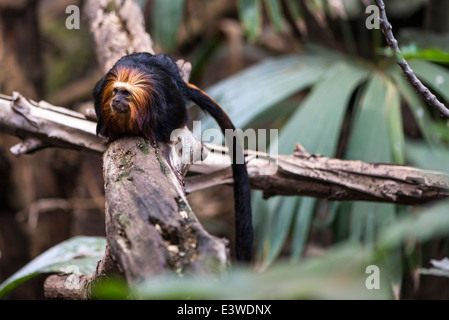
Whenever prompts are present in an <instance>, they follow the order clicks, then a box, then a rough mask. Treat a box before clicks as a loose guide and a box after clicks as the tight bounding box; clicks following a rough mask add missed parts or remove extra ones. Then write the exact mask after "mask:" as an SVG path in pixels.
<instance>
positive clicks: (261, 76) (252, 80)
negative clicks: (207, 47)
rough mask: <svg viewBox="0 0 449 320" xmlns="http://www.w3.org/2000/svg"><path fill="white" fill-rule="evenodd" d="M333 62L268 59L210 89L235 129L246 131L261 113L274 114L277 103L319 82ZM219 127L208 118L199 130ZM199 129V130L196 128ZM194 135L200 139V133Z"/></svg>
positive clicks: (303, 58) (307, 59)
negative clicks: (271, 112)
mask: <svg viewBox="0 0 449 320" xmlns="http://www.w3.org/2000/svg"><path fill="white" fill-rule="evenodd" d="M331 62H332V61H331V60H328V59H321V58H315V57H309V56H304V57H301V56H286V57H282V58H277V59H270V60H267V61H264V62H261V63H259V64H257V65H256V66H253V67H250V68H248V69H246V70H244V71H242V72H240V73H238V74H236V75H235V76H232V77H230V78H227V79H225V80H223V81H220V82H219V83H217V84H215V85H213V86H212V87H209V88H208V89H207V90H206V92H207V93H208V94H209V95H210V96H211V97H213V98H214V99H215V100H216V101H217V102H219V103H220V105H221V106H222V108H223V109H224V110H225V111H226V113H227V114H228V115H229V117H230V118H231V120H232V122H233V123H234V125H235V126H236V127H237V128H245V127H247V126H248V125H249V123H251V122H252V121H255V120H256V119H257V118H258V117H259V116H260V115H261V114H263V113H266V112H268V111H270V110H273V111H276V104H277V103H278V102H280V101H283V100H285V99H286V98H288V97H290V96H291V95H293V94H294V93H297V92H299V91H301V90H303V89H305V88H307V87H309V86H311V85H312V84H313V83H315V82H316V81H318V79H320V77H321V76H322V75H323V74H324V72H325V71H326V69H327V68H328V66H329V65H330V63H331ZM209 128H218V126H217V124H216V122H215V120H214V119H212V118H211V117H209V116H207V117H205V118H204V119H202V121H201V130H205V129H209ZM198 129H199V128H198ZM194 133H195V135H197V136H201V135H200V132H199V130H194Z"/></svg>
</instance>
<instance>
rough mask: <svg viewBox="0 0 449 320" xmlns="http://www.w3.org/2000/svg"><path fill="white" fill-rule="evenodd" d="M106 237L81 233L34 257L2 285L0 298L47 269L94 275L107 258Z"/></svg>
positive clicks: (48, 271) (56, 271)
mask: <svg viewBox="0 0 449 320" xmlns="http://www.w3.org/2000/svg"><path fill="white" fill-rule="evenodd" d="M105 248H106V239H105V238H103V237H85V236H78V237H74V238H71V239H69V240H66V241H64V242H61V243H60V244H58V245H56V246H54V247H52V248H50V249H48V250H47V251H45V252H43V253H42V254H41V255H39V256H38V257H36V258H35V259H33V260H32V261H30V262H29V263H28V264H26V265H25V266H24V267H23V268H21V269H20V270H19V271H17V272H16V273H14V274H13V275H12V276H11V277H9V278H8V279H6V280H5V281H4V282H3V283H2V284H1V285H0V298H1V297H3V296H4V295H5V294H7V293H8V292H10V291H11V290H13V289H14V288H16V287H18V286H19V285H20V284H22V283H24V282H25V281H27V280H29V279H31V278H33V277H35V276H37V275H39V274H43V273H72V272H76V273H79V274H84V275H91V274H93V273H94V272H95V268H96V266H97V262H98V260H100V259H101V258H103V255H104V250H105Z"/></svg>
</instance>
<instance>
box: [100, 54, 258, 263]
mask: <svg viewBox="0 0 449 320" xmlns="http://www.w3.org/2000/svg"><path fill="white" fill-rule="evenodd" d="M93 98H94V106H95V113H96V115H97V119H98V120H97V135H102V136H104V137H107V138H109V141H113V140H116V139H118V138H120V137H122V136H126V135H130V136H140V137H143V138H145V139H147V140H149V141H160V142H164V143H168V142H170V135H171V133H172V131H173V130H175V129H178V128H181V127H183V126H184V125H185V124H186V121H187V120H188V115H187V103H189V102H190V101H193V102H194V103H196V104H197V105H198V106H199V107H200V108H201V109H202V110H203V111H205V112H206V113H208V114H210V115H211V116H212V117H213V118H214V119H215V120H216V122H217V123H218V125H219V126H220V128H221V130H222V132H223V134H225V131H226V130H229V129H230V130H235V126H234V124H233V123H232V122H231V120H230V118H229V116H228V115H227V114H226V112H225V111H224V110H223V109H222V108H221V106H220V105H219V104H218V103H217V102H216V101H215V100H213V99H212V98H211V97H210V96H209V95H207V94H206V93H205V92H204V91H202V90H201V89H199V88H198V87H196V86H195V85H193V84H191V83H188V82H185V81H184V80H183V79H182V77H181V75H180V73H179V69H178V66H177V64H176V62H175V61H174V59H173V58H172V57H171V56H170V55H167V54H156V55H153V54H151V53H147V52H137V53H132V54H129V55H126V56H123V57H122V58H120V59H119V60H118V61H117V62H116V63H115V64H114V66H113V67H112V68H111V69H110V70H109V71H108V72H107V73H106V74H105V75H104V76H103V77H102V78H101V79H100V80H99V81H98V82H97V83H96V85H95V87H94V89H93ZM225 136H226V135H225ZM229 144H231V146H232V148H230V155H231V160H232V172H233V178H234V201H235V253H236V257H237V260H239V261H242V262H245V261H246V262H248V261H251V257H252V246H253V226H252V212H251V190H250V182H249V177H248V171H247V168H246V164H245V162H244V158H243V147H242V146H241V144H240V142H239V141H238V139H237V138H236V135H235V134H234V135H232V141H228V145H229ZM239 156H240V158H238V157H239ZM237 159H243V163H237V162H238V161H237ZM240 162H241V161H240Z"/></svg>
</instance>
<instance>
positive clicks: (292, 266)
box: [0, 201, 449, 300]
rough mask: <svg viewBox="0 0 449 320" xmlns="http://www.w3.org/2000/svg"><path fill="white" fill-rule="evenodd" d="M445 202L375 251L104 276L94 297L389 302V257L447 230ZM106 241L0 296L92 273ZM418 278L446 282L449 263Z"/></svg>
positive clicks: (54, 262)
mask: <svg viewBox="0 0 449 320" xmlns="http://www.w3.org/2000/svg"><path fill="white" fill-rule="evenodd" d="M448 210H449V202H447V201H445V202H442V203H440V204H438V205H435V206H433V207H431V208H429V209H427V210H425V211H423V212H421V213H419V214H415V215H407V216H403V217H401V218H399V219H398V220H397V221H396V222H395V223H394V224H390V225H388V226H385V228H384V229H383V230H382V231H380V232H379V233H378V234H377V235H376V237H377V238H378V245H377V246H376V247H369V246H362V245H361V244H360V243H358V242H355V241H350V240H349V241H345V242H342V243H340V244H338V245H335V246H333V247H332V248H331V249H329V250H327V251H326V252H325V253H324V254H322V255H320V256H317V257H313V258H309V259H307V260H305V261H303V262H301V263H291V262H287V261H278V262H277V263H275V264H273V265H272V266H271V267H270V268H268V269H267V270H265V271H263V272H259V273H257V272H254V271H252V270H249V269H248V268H247V267H243V266H238V265H236V266H233V267H232V268H231V269H229V271H228V272H227V273H226V274H224V275H210V276H193V275H191V276H187V275H186V276H184V277H182V278H180V277H179V276H178V275H174V274H173V275H165V276H161V277H152V278H150V279H146V280H145V281H142V282H139V283H137V284H133V285H131V286H128V285H126V284H125V282H124V281H123V280H122V279H120V278H110V279H108V280H106V281H102V282H100V283H98V284H96V285H95V286H94V289H93V295H94V296H95V297H96V298H97V299H189V300H192V299H232V300H235V299H392V298H394V294H393V290H392V279H393V275H394V273H395V271H394V270H395V269H396V268H397V266H396V265H395V264H394V263H397V261H395V262H394V263H392V262H391V260H390V259H389V258H390V257H391V253H392V252H395V251H397V248H400V247H401V246H407V247H408V248H409V249H410V248H411V247H413V246H416V245H418V244H419V243H422V242H426V241H429V240H431V239H434V238H435V237H439V236H444V235H446V234H447V233H448V232H449V220H448V219H447V212H448ZM105 245H106V243H105V239H103V238H97V237H92V238H89V237H76V238H73V239H70V240H68V241H65V242H63V243H61V244H60V245H58V246H56V247H54V248H51V249H49V250H48V251H47V252H45V253H43V254H42V255H40V256H39V257H37V258H36V259H35V260H33V261H31V262H30V263H29V264H28V265H27V266H25V267H24V268H23V269H22V270H20V271H19V272H18V273H16V274H15V275H13V276H12V277H11V278H10V279H8V280H7V281H5V283H3V284H2V285H1V286H0V295H3V294H6V293H7V292H8V291H10V290H12V289H13V288H15V287H17V286H18V285H19V284H21V283H23V282H24V281H26V280H28V279H30V278H31V277H33V276H35V275H37V274H40V273H53V272H57V273H58V272H59V273H60V272H62V273H67V268H68V267H71V268H72V269H71V271H73V267H74V266H76V267H77V268H78V269H77V270H76V271H77V273H78V274H92V273H93V271H94V270H95V266H96V262H97V260H98V259H99V258H101V256H102V254H103V252H104V248H105ZM432 263H433V265H434V266H435V267H436V268H434V269H430V270H422V272H423V273H426V274H432V275H441V276H447V269H448V267H447V260H443V261H440V262H438V261H433V262H432ZM370 266H375V267H378V271H379V273H378V276H379V277H378V279H376V280H374V281H378V284H379V288H378V289H370V288H369V287H368V286H367V283H369V281H371V280H370V276H371V273H372V272H371V271H369V270H370V269H369V267H370Z"/></svg>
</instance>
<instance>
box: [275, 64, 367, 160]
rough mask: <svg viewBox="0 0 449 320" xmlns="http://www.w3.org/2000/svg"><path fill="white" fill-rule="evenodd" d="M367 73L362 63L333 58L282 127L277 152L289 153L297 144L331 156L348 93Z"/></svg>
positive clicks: (346, 105)
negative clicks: (322, 76) (319, 80)
mask: <svg viewBox="0 0 449 320" xmlns="http://www.w3.org/2000/svg"><path fill="white" fill-rule="evenodd" d="M367 75H368V69H367V68H365V67H363V66H359V65H355V64H349V63H346V62H344V61H335V62H334V64H333V65H332V66H331V67H330V69H329V70H328V71H327V72H326V74H325V75H324V79H323V80H322V81H321V82H319V83H318V84H317V85H315V86H314V87H313V90H312V92H310V93H309V94H308V95H307V98H306V99H305V100H304V101H303V103H302V104H301V105H300V106H299V108H298V110H297V111H296V112H295V113H294V114H293V115H292V116H291V117H290V120H289V121H288V123H286V124H285V126H284V127H283V128H282V130H281V132H280V135H279V141H280V143H279V145H280V147H279V149H280V150H279V152H280V153H281V154H291V153H292V151H293V150H294V148H295V145H296V143H301V145H302V146H304V148H305V149H306V150H307V152H309V153H319V154H322V155H325V156H330V157H332V156H334V155H335V152H336V149H337V145H338V140H339V136H340V130H341V126H342V122H343V119H344V115H345V112H346V110H347V107H348V104H349V101H350V99H351V96H352V94H353V93H354V90H355V89H356V88H357V87H358V86H359V85H360V84H361V82H362V81H364V80H365V78H366V77H367Z"/></svg>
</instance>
